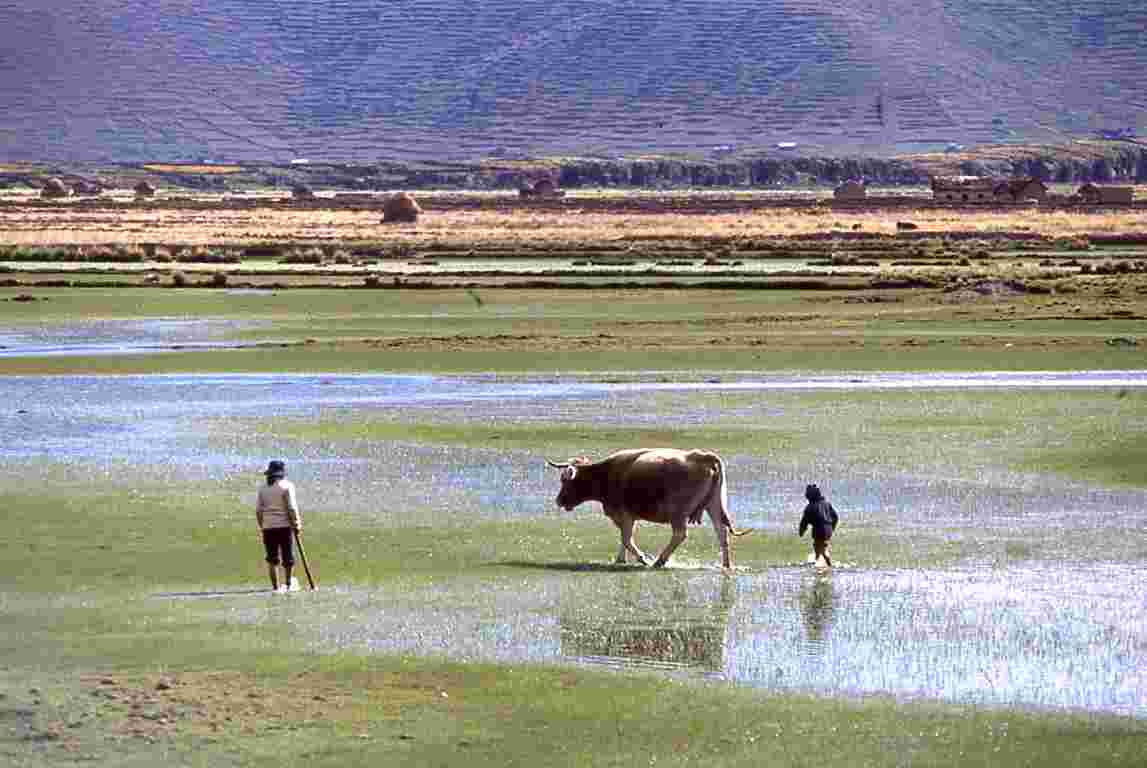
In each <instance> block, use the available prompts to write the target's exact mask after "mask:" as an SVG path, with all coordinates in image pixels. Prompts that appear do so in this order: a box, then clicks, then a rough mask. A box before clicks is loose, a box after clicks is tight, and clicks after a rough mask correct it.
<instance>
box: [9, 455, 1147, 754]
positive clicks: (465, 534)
mask: <svg viewBox="0 0 1147 768" xmlns="http://www.w3.org/2000/svg"><path fill="white" fill-rule="evenodd" d="M426 436H429V435H426ZM45 478H46V480H47V481H48V482H46V483H45V484H44V485H43V486H42V487H38V488H36V489H32V490H28V489H24V490H21V489H19V488H16V487H13V484H12V482H11V481H9V482H8V483H7V485H8V486H9V487H7V488H5V516H6V520H7V522H8V525H7V530H8V531H9V535H10V538H9V547H8V548H7V553H6V559H5V568H4V571H3V574H2V575H0V596H2V599H3V601H4V605H5V622H4V628H3V631H2V632H0V655H2V658H3V659H4V663H3V666H2V667H0V685H2V686H3V688H4V689H5V690H6V691H7V693H6V695H5V697H4V698H3V699H0V714H2V715H3V717H0V759H5V760H6V761H7V764H10V765H14V766H48V765H63V764H71V761H72V760H74V759H76V758H77V756H79V755H86V756H87V757H86V758H85V762H86V763H88V764H96V765H134V764H138V765H147V764H156V761H161V762H163V763H164V764H177V765H211V766H216V765H281V764H283V761H284V759H285V760H286V761H287V764H304V763H305V764H306V765H308V766H353V765H363V766H367V765H372V766H373V765H378V764H401V765H443V766H447V765H462V764H465V765H468V766H484V765H490V766H514V765H521V766H534V765H561V766H565V765H568V766H581V765H595V766H599V765H600V766H612V765H617V766H621V765H633V764H643V765H644V764H649V763H650V761H654V762H655V763H656V764H657V765H682V766H684V765H695V764H698V763H699V762H704V763H705V764H711V765H715V766H741V765H744V766H750V765H751V766H759V765H777V766H792V765H810V766H855V765H902V764H904V763H905V762H910V763H911V764H913V765H952V764H960V765H963V764H992V765H995V764H1007V765H1031V766H1040V768H1044V767H1046V766H1051V768H1055V767H1056V766H1075V765H1089V766H1090V765H1126V764H1129V763H1128V760H1130V759H1133V757H1132V756H1134V755H1137V754H1140V753H1141V750H1142V748H1143V745H1144V743H1145V739H1147V725H1144V724H1143V723H1142V722H1139V721H1132V720H1127V719H1123V718H1118V717H1099V716H1075V715H1068V714H1050V713H1049V714H1038V713H1025V712H1016V711H1009V710H1002V709H984V710H979V709H977V708H974V707H966V706H945V705H932V704H918V703H916V704H911V703H897V702H895V701H892V700H889V699H884V698H879V697H877V698H872V699H869V700H865V701H847V700H833V699H820V698H816V697H810V696H806V695H795V694H784V695H781V694H775V693H770V692H766V691H761V690H753V689H743V688H735V687H731V686H728V685H725V684H702V683H696V682H692V683H687V682H681V681H674V680H667V679H664V678H660V677H650V676H644V675H640V674H629V673H604V672H601V671H593V670H586V669H572V668H559V667H546V666H533V665H515V666H506V665H493V664H483V663H473V664H458V663H454V662H449V661H445V660H440V659H434V658H413V657H405V656H385V655H383V656H379V655H372V656H368V657H362V656H355V655H351V654H315V653H313V652H309V651H307V650H306V647H305V644H304V635H302V634H301V633H299V632H298V631H297V630H296V629H294V625H293V622H294V621H295V620H305V614H306V613H307V612H308V611H309V607H308V606H309V605H310V603H309V602H308V601H313V600H322V594H323V593H322V592H319V593H317V594H316V595H314V596H312V595H309V594H306V593H304V594H301V595H298V596H296V597H297V598H298V599H297V600H290V599H288V600H285V601H280V602H273V601H272V602H271V603H268V604H267V606H266V607H261V606H262V604H261V603H259V604H258V605H259V606H260V607H255V604H253V603H244V605H250V606H252V607H251V608H247V609H246V610H259V611H265V612H266V618H265V621H263V622H259V623H255V624H251V623H244V622H232V621H227V620H221V619H220V613H219V612H220V610H221V609H220V608H219V607H217V604H215V603H213V602H212V601H203V600H199V601H195V600H184V601H179V600H171V599H163V598H162V597H157V595H159V594H161V593H163V592H164V591H196V590H202V589H209V588H212V587H228V586H229V587H232V588H233V587H234V586H235V584H236V583H240V584H242V583H244V582H246V583H248V584H250V585H252V586H261V585H262V581H263V579H264V573H263V571H264V568H263V566H262V563H261V561H260V557H261V553H260V552H259V546H258V543H257V534H256V532H255V530H254V525H253V522H252V521H251V520H250V517H251V515H250V510H248V509H246V508H245V507H237V505H236V504H235V498H236V496H238V495H240V493H241V492H242V491H243V490H246V489H240V488H239V487H238V486H237V485H236V486H228V487H220V488H215V489H210V490H208V492H207V493H200V494H195V495H194V496H188V495H183V494H174V495H173V494H171V493H170V492H169V490H170V489H168V488H165V487H164V486H163V485H161V484H158V483H153V484H148V483H146V482H143V481H141V480H140V479H139V478H125V480H130V483H129V482H125V483H124V484H123V485H122V486H109V485H108V484H107V483H106V482H99V483H93V482H90V481H88V480H86V479H84V478H76V477H68V476H66V475H63V474H55V473H54V472H53V471H50V470H49V471H48V472H47V473H46V475H45ZM129 486H130V487H129ZM507 534H508V530H507V528H506V526H505V525H496V524H477V525H475V524H471V523H467V524H466V525H459V526H453V527H445V528H434V529H432V528H430V527H399V528H387V529H379V528H377V527H375V526H365V527H363V526H355V525H353V524H349V523H347V522H346V521H341V522H339V524H338V525H333V526H327V527H325V528H324V529H322V531H321V533H316V534H315V535H314V540H313V542H311V546H310V547H309V550H310V551H309V554H310V556H311V557H312V559H313V560H315V565H316V570H317V572H318V576H319V579H320V583H325V584H326V585H327V587H328V588H330V587H331V586H332V584H333V582H335V581H337V583H338V584H344V585H345V584H354V583H359V584H369V585H372V588H374V589H376V590H379V593H380V594H381V595H383V596H385V594H387V591H388V590H408V589H411V588H413V587H415V585H424V586H425V585H436V586H438V587H441V586H443V585H445V584H447V583H449V582H450V581H451V580H452V579H456V578H463V577H466V578H470V577H472V575H473V573H474V572H475V571H478V572H481V573H482V574H483V575H482V578H491V577H495V576H497V575H498V574H503V575H505V576H512V577H514V578H521V577H522V574H523V571H522V569H521V566H522V563H523V562H524V561H528V562H534V563H536V564H537V565H538V566H539V567H542V568H544V567H545V566H546V565H547V564H550V563H561V562H571V561H578V562H584V561H585V559H586V557H587V554H586V553H587V552H597V553H599V556H598V557H597V558H595V557H594V556H593V555H590V559H598V560H599V561H605V560H606V559H608V557H610V555H611V554H612V551H613V547H614V545H615V544H614V540H613V539H614V535H613V534H612V533H611V532H610V531H609V529H608V527H607V526H605V525H603V522H602V521H601V520H600V519H597V518H596V516H583V517H577V516H572V517H562V518H555V519H554V520H540V521H531V522H527V523H522V524H517V523H516V524H515V525H514V528H513V533H512V535H507ZM698 535H699V536H700V535H702V534H700V533H698ZM941 536H942V532H940V533H938V534H937V537H936V539H935V540H933V541H931V542H929V541H928V540H927V539H925V538H920V539H917V540H916V541H914V542H913V546H912V547H911V548H909V547H907V546H902V545H903V544H904V543H903V542H901V543H900V544H897V543H896V542H894V541H889V540H888V537H885V536H882V535H881V533H880V532H879V531H866V530H854V529H853V530H850V531H849V536H848V537H847V538H846V537H842V539H841V542H840V543H839V545H838V546H837V549H836V553H835V554H836V556H837V557H838V558H839V559H842V560H849V561H856V562H858V563H860V564H862V565H866V566H868V567H880V566H882V565H883V566H888V565H893V564H895V565H897V566H898V567H913V566H914V565H916V566H918V565H920V564H921V563H924V562H929V561H931V562H930V565H932V566H935V565H937V563H943V562H951V561H952V559H954V558H959V557H960V556H961V552H960V551H959V546H958V545H955V544H951V543H945V542H943V541H942V538H941ZM806 548H807V542H806V541H801V540H799V539H797V538H796V537H795V536H785V537H775V536H767V535H755V536H750V537H747V538H744V539H741V540H739V541H738V542H737V557H738V562H739V563H741V564H746V565H748V566H749V567H752V568H766V567H768V566H770V565H774V564H781V563H787V562H793V561H794V560H798V559H801V558H803V555H804V553H805V549H806ZM1010 554H1012V555H1013V556H1022V555H1023V554H1024V553H1018V552H1013V553H1010ZM431 555H432V556H431ZM936 558H938V559H936ZM324 579H325V581H324ZM385 602H386V601H385V597H383V598H382V599H381V600H380V605H385ZM238 609H239V610H243V608H242V607H241V606H240V607H239V608H238ZM223 615H224V616H226V613H224V614H223ZM161 682H162V683H163V685H162V686H160V683H161ZM133 729H135V730H133Z"/></svg>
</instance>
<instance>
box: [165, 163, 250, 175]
mask: <svg viewBox="0 0 1147 768" xmlns="http://www.w3.org/2000/svg"><path fill="white" fill-rule="evenodd" d="M143 168H144V170H147V171H151V172H152V173H195V174H207V175H210V174H221V173H238V172H239V171H241V170H243V166H241V165H205V164H188V165H181V164H163V163H159V164H150V165H145V166H143Z"/></svg>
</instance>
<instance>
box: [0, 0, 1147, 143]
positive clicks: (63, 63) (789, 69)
mask: <svg viewBox="0 0 1147 768" xmlns="http://www.w3.org/2000/svg"><path fill="white" fill-rule="evenodd" d="M1145 30H1147V4H1145V3H1143V2H1141V0H1092V1H1091V2H1088V3H1080V2H1078V1H1077V0H1041V2H1039V3H1017V2H1014V0H836V2H832V3H824V2H818V1H816V0H725V1H724V2H720V3H714V2H708V1H707V0H675V1H674V2H667V1H666V0H626V2H617V1H616V0H482V1H481V2H474V1H473V0H464V1H463V0H435V1H434V2H429V0H404V1H403V2H381V1H380V0H324V2H322V3H316V2H313V1H312V0H200V2H190V1H189V0H149V1H148V2H144V0H104V1H103V2H100V3H90V4H77V3H74V2H66V1H65V0H42V2H38V3H33V4H30V3H26V2H15V0H0V52H2V53H0V103H2V104H4V106H5V109H4V110H3V111H2V113H0V160H2V161H8V162H14V161H42V160H60V161H87V162H109V161H111V162H143V161H168V162H172V161H226V162H244V161H263V162H278V163H288V162H290V161H291V160H296V159H307V160H311V161H312V162H359V161H377V160H382V159H396V160H404V161H411V160H451V161H460V160H473V159H475V158H481V157H502V158H507V157H508V158H516V157H553V156H566V155H575V156H579V157H585V156H592V157H600V158H614V157H617V156H627V157H634V156H641V155H643V154H658V155H667V154H669V155H672V154H682V155H698V154H700V155H701V156H707V157H726V156H727V157H738V156H741V155H744V154H746V153H757V154H759V153H761V152H762V151H769V152H773V153H777V154H780V155H782V156H786V155H796V156H821V157H824V156H845V155H850V154H853V155H865V156H890V155H893V154H903V153H906V152H912V151H925V150H933V149H937V148H944V147H947V146H949V145H969V146H970V145H974V144H984V143H994V144H1000V143H1005V144H1006V143H1012V142H1029V143H1031V142H1036V143H1054V142H1061V141H1063V140H1065V139H1067V138H1072V137H1074V138H1079V137H1083V136H1095V135H1097V134H1099V133H1101V132H1107V133H1108V134H1109V135H1112V134H1120V135H1124V136H1126V135H1134V134H1139V135H1140V136H1142V135H1145V134H1147V78H1144V77H1143V76H1142V73H1143V72H1144V70H1145V65H1147V31H1145ZM952 148H954V147H952Z"/></svg>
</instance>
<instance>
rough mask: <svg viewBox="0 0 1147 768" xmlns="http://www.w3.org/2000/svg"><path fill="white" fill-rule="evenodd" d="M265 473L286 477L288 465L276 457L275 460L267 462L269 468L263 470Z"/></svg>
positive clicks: (269, 475) (268, 475) (271, 475)
mask: <svg viewBox="0 0 1147 768" xmlns="http://www.w3.org/2000/svg"><path fill="white" fill-rule="evenodd" d="M263 474H264V475H266V476H267V477H286V476H287V465H286V464H284V463H283V462H281V461H279V460H278V459H275V460H274V461H272V462H270V463H269V464H267V468H266V469H265V470H263Z"/></svg>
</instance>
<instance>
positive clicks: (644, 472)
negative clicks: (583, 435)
mask: <svg viewBox="0 0 1147 768" xmlns="http://www.w3.org/2000/svg"><path fill="white" fill-rule="evenodd" d="M547 463H548V464H549V465H550V466H551V467H556V468H558V469H560V470H561V471H562V474H561V481H562V489H561V491H560V492H559V493H558V496H557V499H556V501H557V505H558V506H559V507H561V508H562V509H565V510H567V511H569V510H571V509H573V508H574V507H576V506H577V505H579V504H581V503H582V502H586V501H597V502H600V503H601V506H602V508H603V510H604V511H605V514H606V517H608V518H609V519H610V520H612V521H613V522H614V524H615V525H616V526H617V527H618V528H619V529H620V530H621V550H620V551H619V552H618V553H617V562H618V563H624V562H625V561H626V555H627V553H632V554H633V555H634V556H635V557H636V558H637V559H638V561H639V562H640V563H642V564H643V565H648V564H649V557H648V556H647V555H646V554H645V553H644V552H642V551H641V550H640V549H638V547H637V544H636V543H635V542H634V541H633V533H634V530H635V529H636V527H637V521H638V520H648V521H649V522H651V523H663V524H668V525H670V526H672V527H673V535H672V537H671V538H670V539H669V543H668V544H667V545H666V546H665V549H663V550H662V551H661V554H660V555H658V556H657V560H656V561H655V562H654V563H653V567H654V568H660V567H661V566H663V565H665V563H666V562H667V561H668V560H669V558H670V556H671V555H672V554H673V551H674V550H675V549H677V547H678V546H680V545H681V542H683V541H685V537H686V535H687V534H686V530H685V528H686V525H687V524H689V523H692V524H694V525H696V524H698V523H700V522H701V515H702V514H703V513H704V512H706V511H708V513H709V519H710V520H711V521H712V523H713V530H715V531H716V532H717V540H718V541H719V542H720V545H721V564H722V565H723V566H724V567H725V568H731V567H732V566H733V558H732V556H731V554H730V548H729V533H732V534H733V535H734V536H742V535H744V534H746V533H748V531H738V530H736V529H735V528H734V527H733V519H732V517H731V516H730V515H729V512H728V506H729V503H728V495H727V494H726V491H725V463H724V462H723V461H722V460H721V457H720V456H718V455H717V454H715V453H713V452H711V451H701V450H693V451H681V450H676V449H673V448H632V449H628V450H623V451H617V452H615V453H611V454H610V455H609V456H606V457H605V458H604V459H602V460H601V461H597V462H594V461H591V460H590V459H589V458H586V457H582V458H578V459H573V460H571V461H568V462H564V463H560V464H559V463H555V462H552V461H548V460H547Z"/></svg>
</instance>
